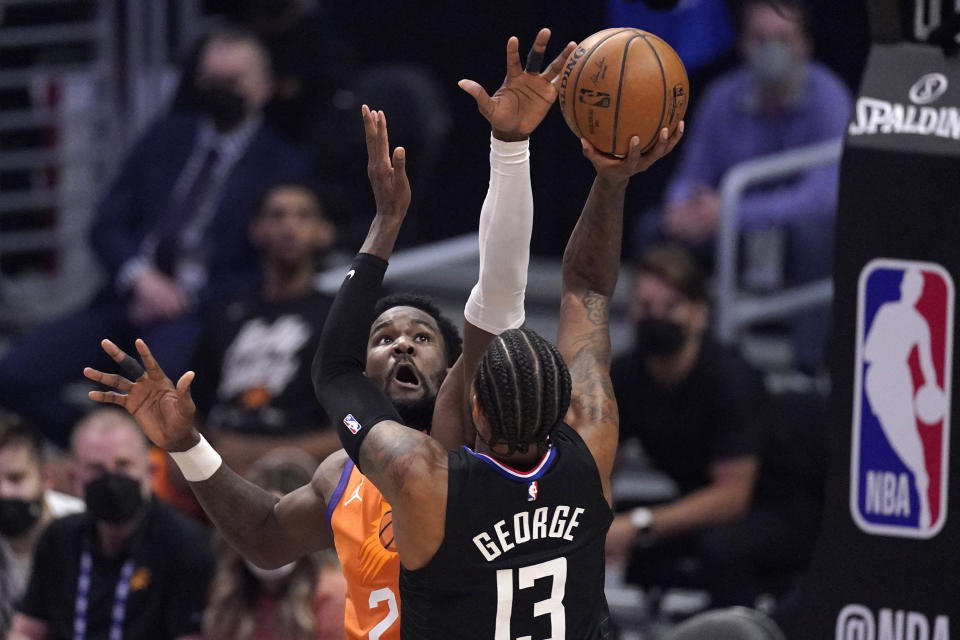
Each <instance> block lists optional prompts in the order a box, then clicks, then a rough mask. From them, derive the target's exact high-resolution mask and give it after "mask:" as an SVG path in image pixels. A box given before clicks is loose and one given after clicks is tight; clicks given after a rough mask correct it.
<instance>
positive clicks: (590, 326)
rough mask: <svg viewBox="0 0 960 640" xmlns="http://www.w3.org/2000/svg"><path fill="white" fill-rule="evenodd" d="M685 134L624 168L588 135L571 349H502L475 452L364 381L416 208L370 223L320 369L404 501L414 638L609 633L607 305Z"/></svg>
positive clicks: (498, 342)
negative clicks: (630, 189) (639, 206)
mask: <svg viewBox="0 0 960 640" xmlns="http://www.w3.org/2000/svg"><path fill="white" fill-rule="evenodd" d="M515 51H516V49H515V48H514V52H515ZM508 64H509V65H510V66H511V67H513V68H517V67H519V59H518V58H517V59H516V60H511V61H510V62H509V63H508ZM481 111H483V108H482V107H481ZM682 131H683V127H682V126H680V127H678V128H677V131H676V132H675V134H674V135H673V136H668V132H667V129H666V128H664V129H663V131H662V132H661V134H660V136H659V138H658V141H657V143H656V144H655V146H654V147H653V148H652V149H651V150H650V151H649V152H648V153H646V154H642V153H640V140H639V138H638V137H636V136H635V137H634V138H633V139H632V140H631V142H630V150H629V153H628V154H627V157H626V158H625V159H623V160H618V159H615V158H611V157H608V156H605V155H603V154H600V153H597V152H596V151H595V150H594V149H593V147H592V146H591V145H590V144H589V143H587V142H586V141H582V145H583V150H584V154H585V155H586V156H587V158H588V159H589V160H590V161H591V163H592V164H593V166H594V168H595V169H596V171H597V176H596V179H595V181H594V184H593V187H592V189H591V191H590V195H589V196H588V199H587V203H586V205H585V206H584V209H583V212H582V214H581V217H580V220H579V221H578V223H577V226H576V228H575V229H574V232H573V234H572V236H571V238H570V241H569V243H568V245H567V249H566V252H565V254H564V259H563V292H562V301H561V317H560V328H559V335H558V345H559V348H558V347H555V346H554V345H552V344H551V343H550V342H548V341H547V340H544V339H543V338H541V337H540V336H539V335H537V334H536V333H535V332H533V331H531V330H529V329H527V328H525V327H520V328H517V329H509V330H507V331H504V332H503V333H501V334H500V335H498V336H497V337H496V338H495V339H493V340H492V341H491V342H490V345H489V346H488V347H487V348H486V350H485V351H484V352H483V354H482V356H481V357H480V359H479V364H478V366H477V370H476V373H475V375H474V376H473V379H472V380H471V384H470V388H469V391H468V395H469V399H470V409H471V411H470V420H471V422H472V426H473V428H474V429H475V431H476V434H477V435H476V439H475V441H474V447H473V449H467V448H461V449H459V450H457V451H452V452H448V451H447V450H446V449H445V448H444V447H443V446H442V445H441V444H439V443H438V442H437V441H436V440H434V439H432V438H430V437H429V436H427V435H425V434H423V433H419V432H417V431H414V430H412V429H408V428H406V427H404V426H403V424H402V421H401V419H400V416H399V415H397V413H396V411H395V410H394V409H393V407H392V405H391V404H390V402H389V400H388V399H387V398H386V397H385V396H384V395H383V393H382V392H381V391H380V390H379V389H377V387H376V386H375V385H373V384H371V383H370V381H369V380H368V379H367V378H366V377H365V376H364V375H363V371H362V355H363V342H364V335H363V332H362V331H361V330H359V329H358V327H363V326H364V325H365V323H366V321H367V320H368V319H369V314H370V309H371V308H372V304H373V300H374V298H375V296H376V291H377V290H378V288H379V286H380V283H381V281H382V279H383V276H384V273H385V271H386V268H387V259H388V258H389V257H390V254H391V252H392V249H393V243H394V240H395V238H396V234H397V232H398V230H399V226H400V224H401V223H402V220H403V215H402V214H401V213H396V214H394V215H392V216H391V217H390V218H389V219H385V220H383V221H382V222H381V223H380V224H379V225H378V223H377V222H376V221H375V222H374V225H373V226H372V227H371V235H369V236H368V238H367V241H366V242H365V243H364V246H363V248H362V249H361V252H360V253H359V254H358V255H357V257H356V259H355V260H354V263H353V265H352V267H351V269H350V270H349V271H348V273H347V276H346V278H345V280H344V282H343V284H342V285H341V288H340V291H339V293H338V294H337V298H336V300H335V302H334V304H333V307H332V309H331V312H330V317H329V319H328V321H327V323H326V325H325V326H324V331H323V334H322V335H321V339H320V348H319V351H318V355H317V359H316V360H315V362H314V371H313V376H314V386H315V389H316V391H317V396H318V398H319V399H320V401H321V403H322V404H323V405H324V407H326V408H327V410H328V413H329V414H330V415H331V418H332V420H333V421H334V423H335V424H336V425H337V428H338V432H339V435H340V438H341V442H342V443H343V444H344V448H345V450H346V451H347V453H348V454H349V455H350V457H351V459H352V460H353V461H354V463H355V464H356V465H357V466H358V467H359V468H360V469H361V471H362V472H363V473H364V475H365V476H366V477H367V478H368V479H369V480H370V481H372V482H373V483H374V484H375V485H376V486H377V487H378V488H379V489H380V491H381V492H382V493H383V494H384V496H385V497H386V498H387V500H388V501H389V502H390V504H391V505H392V507H393V530H394V535H395V536H396V542H397V548H398V552H399V555H400V562H401V574H400V592H401V600H402V602H403V618H402V622H401V624H402V637H404V638H411V639H412V638H417V639H426V640H431V639H433V638H438V639H439V638H444V639H447V638H478V639H479V638H484V639H489V638H513V637H517V636H525V635H526V636H531V637H551V638H565V637H569V638H577V639H592V638H605V637H608V629H607V624H608V622H607V621H608V614H607V606H606V601H605V598H604V595H603V581H604V549H603V546H604V536H605V533H606V530H607V527H608V526H609V524H610V522H611V520H612V512H611V508H610V503H611V494H610V473H611V469H612V466H613V461H614V456H615V452H616V444H617V431H618V417H617V407H616V401H615V399H614V397H613V393H612V388H611V385H610V379H609V366H610V338H609V313H608V305H609V299H610V296H611V295H612V293H613V289H614V285H615V284H616V279H617V272H618V269H619V256H620V242H621V234H622V223H623V202H624V194H625V191H626V187H627V183H628V181H629V178H630V177H631V176H632V175H634V174H636V173H639V172H641V171H643V170H645V169H647V168H648V167H649V166H650V165H652V164H653V162H655V161H656V160H657V159H659V158H661V157H663V156H664V155H665V154H667V153H668V152H669V151H670V150H672V149H673V147H674V146H675V145H676V143H677V142H678V141H679V139H680V137H681V136H682ZM437 426H438V425H436V424H435V428H436V427H437ZM568 576H569V577H571V578H572V579H570V580H568Z"/></svg>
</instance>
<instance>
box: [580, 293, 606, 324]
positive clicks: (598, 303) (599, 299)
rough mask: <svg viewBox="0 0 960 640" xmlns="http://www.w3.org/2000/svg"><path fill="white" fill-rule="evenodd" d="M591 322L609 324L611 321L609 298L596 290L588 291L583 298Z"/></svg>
mask: <svg viewBox="0 0 960 640" xmlns="http://www.w3.org/2000/svg"><path fill="white" fill-rule="evenodd" d="M582 302H583V307H584V308H585V309H586V310H587V319H588V320H589V321H590V323H591V324H595V325H597V324H607V323H609V321H610V308H609V298H608V297H607V296H605V295H603V294H600V293H597V292H596V291H587V292H586V293H585V294H583V298H582Z"/></svg>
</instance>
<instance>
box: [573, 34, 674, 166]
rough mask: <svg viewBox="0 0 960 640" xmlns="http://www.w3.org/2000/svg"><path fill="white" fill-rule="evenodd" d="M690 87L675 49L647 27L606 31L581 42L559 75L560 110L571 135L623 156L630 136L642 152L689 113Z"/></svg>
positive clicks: (606, 151) (598, 148) (600, 148)
mask: <svg viewBox="0 0 960 640" xmlns="http://www.w3.org/2000/svg"><path fill="white" fill-rule="evenodd" d="M689 97H690V85H689V82H688V81H687V70H686V69H685V68H684V66H683V62H681V60H680V56H678V55H677V52H676V51H674V50H673V48H672V47H671V46H670V45H668V44H667V43H666V42H664V41H663V40H661V39H660V38H658V37H657V36H655V35H653V34H652V33H648V32H646V31H642V30H640V29H631V28H617V29H605V30H603V31H599V32H597V33H595V34H593V35H592V36H590V37H588V38H587V39H585V40H584V41H583V42H581V43H580V46H578V47H577V48H576V49H575V50H574V52H573V53H572V54H571V55H570V58H569V59H568V60H567V63H566V65H565V67H564V69H563V75H562V76H561V78H560V110H561V111H563V118H564V119H565V120H566V121H567V125H568V126H569V127H570V129H572V130H573V133H574V134H575V135H576V136H577V137H578V138H579V137H583V138H586V139H587V140H589V141H590V144H592V145H593V146H594V148H596V149H597V150H598V151H602V152H604V153H607V154H612V155H615V156H620V157H623V156H625V155H627V150H628V148H629V144H630V138H631V137H633V136H639V138H640V146H641V147H642V150H643V151H646V150H647V149H649V148H650V147H652V146H653V145H654V144H655V143H656V141H657V135H658V134H659V132H660V130H661V129H663V128H664V127H667V129H669V131H670V133H671V134H672V133H673V131H674V129H675V128H676V126H677V125H678V124H680V121H681V120H683V116H684V114H685V113H686V112H687V103H688V101H689Z"/></svg>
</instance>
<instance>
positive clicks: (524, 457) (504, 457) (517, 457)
mask: <svg viewBox="0 0 960 640" xmlns="http://www.w3.org/2000/svg"><path fill="white" fill-rule="evenodd" d="M474 450H475V451H476V452H477V453H482V454H484V455H488V456H490V457H491V458H494V459H496V460H497V461H498V462H502V463H503V464H505V465H507V466H509V467H513V468H514V469H519V470H521V471H525V470H527V469H529V468H531V467H533V466H534V465H536V464H537V462H538V461H539V460H540V457H541V453H540V452H539V451H538V450H537V447H536V446H535V445H530V447H529V448H528V449H527V451H526V453H521V452H520V451H514V452H513V453H511V454H507V452H506V450H507V447H506V445H496V446H494V447H491V446H490V445H488V444H487V443H486V442H484V441H483V440H481V439H480V438H477V444H476V447H475V449H474Z"/></svg>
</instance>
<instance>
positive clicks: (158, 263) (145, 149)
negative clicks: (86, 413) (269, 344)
mask: <svg viewBox="0 0 960 640" xmlns="http://www.w3.org/2000/svg"><path fill="white" fill-rule="evenodd" d="M196 81H197V87H198V90H199V92H200V95H201V96H202V101H201V102H202V111H201V112H198V113H188V114H183V113H177V114H173V115H169V116H166V117H163V118H161V119H160V120H159V121H158V122H157V123H155V124H154V125H153V126H151V127H150V128H149V129H148V131H147V132H146V133H145V134H144V135H143V137H142V138H141V139H140V140H139V141H138V142H137V144H136V145H135V146H134V147H133V149H132V150H131V151H130V153H129V154H128V156H127V158H126V160H125V161H124V162H123V164H122V166H121V168H120V172H119V175H118V176H117V178H116V180H115V181H114V183H113V185H112V186H111V188H110V189H109V191H108V192H107V194H106V196H105V197H104V199H103V201H102V202H101V204H100V208H99V211H98V213H97V217H96V220H95V221H94V224H93V228H92V233H91V242H92V245H93V249H94V251H95V252H96V253H97V255H98V257H99V258H100V261H101V262H102V263H103V266H104V267H105V269H106V273H107V283H106V286H105V287H104V289H103V290H102V291H101V292H100V294H99V295H98V296H97V298H96V299H95V301H94V302H93V303H92V304H91V305H90V306H88V307H87V308H85V309H83V310H81V311H79V312H75V313H72V314H70V315H68V316H66V317H64V318H62V319H60V320H58V321H55V322H54V323H53V324H51V325H48V326H45V327H42V328H40V329H38V330H37V331H35V332H33V333H31V334H29V335H27V336H25V337H24V338H23V339H22V340H21V341H20V342H19V343H18V344H16V345H14V347H13V349H12V350H11V352H10V353H8V354H7V355H6V357H4V358H3V360H0V406H4V407H7V408H10V409H13V410H15V411H17V412H19V413H20V414H21V415H23V416H24V417H25V418H27V419H29V420H30V421H31V422H32V423H33V424H35V425H36V426H37V427H38V428H39V429H40V430H41V431H42V432H43V433H44V435H46V436H47V437H48V438H49V439H51V440H52V441H54V442H55V443H57V444H58V445H60V446H63V447H65V446H66V444H67V442H68V440H69V434H70V427H71V426H72V425H73V424H74V423H75V421H76V419H77V418H78V417H79V410H78V409H77V408H75V407H74V406H72V405H70V404H68V403H66V402H65V401H64V399H63V397H62V393H61V388H62V387H63V385H65V384H67V383H69V382H71V381H73V380H76V379H78V377H79V372H80V371H81V369H82V368H83V365H84V364H91V363H96V362H98V361H102V358H103V355H102V351H101V350H100V346H99V342H100V338H102V337H103V336H104V335H110V336H113V337H114V338H115V339H118V340H119V341H120V343H121V344H124V343H127V342H132V341H133V339H134V338H136V337H143V338H145V339H147V340H148V341H149V342H150V344H151V345H153V347H154V348H155V349H156V352H157V355H158V357H161V358H162V359H163V361H164V362H165V363H167V364H168V366H173V367H177V368H178V370H180V369H185V368H186V367H187V366H189V363H190V358H191V356H192V354H193V349H194V343H195V341H196V339H197V336H198V334H199V332H200V330H201V326H202V322H201V313H202V311H203V310H204V309H206V308H209V307H210V306H211V305H213V304H216V303H218V302H219V301H222V300H225V299H236V298H237V297H238V296H241V295H246V294H248V293H249V292H250V291H251V290H252V289H253V288H254V287H255V286H256V282H257V279H258V277H259V268H258V261H257V253H256V250H255V249H254V247H253V246H252V245H251V243H250V241H249V238H248V236H247V230H248V228H249V224H250V221H251V220H252V218H253V216H254V215H255V213H256V210H257V205H258V204H259V200H260V198H261V196H262V194H263V192H264V191H265V190H266V188H267V187H269V186H270V185H272V184H275V183H277V182H278V181H281V180H290V179H301V178H303V177H304V175H305V173H306V171H307V164H306V162H305V160H304V159H303V157H302V156H301V155H300V154H299V153H298V152H297V151H295V150H294V148H293V147H291V146H290V144H288V143H287V142H286V141H285V140H283V139H282V138H280V137H278V135H277V134H275V133H273V132H272V131H271V130H270V129H269V128H268V127H267V126H265V124H264V119H263V115H262V110H263V108H264V105H266V103H267V101H268V100H269V98H270V96H271V94H272V91H273V81H272V78H271V75H270V61H269V56H268V54H267V52H266V50H265V49H264V48H263V46H262V45H261V44H260V43H259V42H258V41H257V40H256V39H255V38H254V37H253V36H251V35H249V34H247V33H245V32H242V31H229V30H225V31H220V32H217V33H215V34H214V35H212V36H211V37H210V39H209V40H208V41H207V43H206V45H205V46H204V48H203V51H202V54H201V59H200V68H199V72H198V74H197V80H196ZM103 364H104V365H106V364H107V362H106V361H104V362H103Z"/></svg>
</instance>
